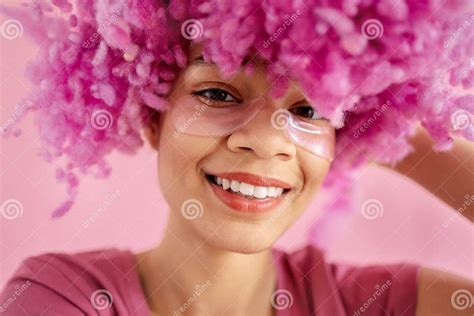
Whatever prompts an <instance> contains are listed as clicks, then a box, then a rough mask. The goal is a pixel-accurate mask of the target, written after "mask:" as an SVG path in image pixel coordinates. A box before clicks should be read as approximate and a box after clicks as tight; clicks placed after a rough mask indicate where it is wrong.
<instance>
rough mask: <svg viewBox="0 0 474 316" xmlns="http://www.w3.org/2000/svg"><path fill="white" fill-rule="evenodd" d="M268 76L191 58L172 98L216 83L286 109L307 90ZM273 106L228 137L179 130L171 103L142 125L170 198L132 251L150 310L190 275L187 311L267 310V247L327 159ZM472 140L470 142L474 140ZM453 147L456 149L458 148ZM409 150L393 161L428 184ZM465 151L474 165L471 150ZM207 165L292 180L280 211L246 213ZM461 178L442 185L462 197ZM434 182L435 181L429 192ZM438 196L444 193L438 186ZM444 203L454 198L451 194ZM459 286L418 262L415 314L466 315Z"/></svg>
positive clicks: (270, 277) (270, 282) (178, 297)
mask: <svg viewBox="0 0 474 316" xmlns="http://www.w3.org/2000/svg"><path fill="white" fill-rule="evenodd" d="M199 54H200V47H199V46H195V47H193V48H192V49H191V52H190V60H191V61H192V60H193V59H194V58H195V57H196V56H198V55H199ZM203 84H204V85H203ZM270 86H271V83H269V82H267V80H266V76H265V74H264V66H263V65H261V64H258V67H257V70H256V72H255V73H254V74H253V75H252V76H250V77H249V76H247V75H246V74H245V73H244V72H243V71H239V72H238V73H237V74H236V75H235V76H234V77H232V78H230V79H225V80H224V79H223V78H222V77H221V76H220V74H219V70H218V68H217V66H215V65H209V64H208V65H202V64H200V65H189V66H188V67H187V68H186V69H184V70H183V72H182V73H181V74H180V75H179V77H178V78H177V80H176V82H175V84H174V88H173V91H172V93H171V95H170V97H169V101H170V103H171V106H173V102H175V100H176V99H177V98H179V96H181V95H183V94H190V93H191V92H193V91H196V90H201V89H203V88H210V87H213V88H214V87H218V88H222V89H224V90H226V91H228V92H229V93H231V94H232V95H233V96H235V97H237V98H239V99H251V98H253V97H255V96H258V95H264V96H266V97H267V101H269V102H272V103H273V104H274V106H275V108H274V109H277V108H286V109H290V108H292V107H294V106H298V104H300V101H302V100H304V96H303V94H302V93H301V90H300V89H299V87H298V85H297V84H296V83H293V84H292V85H291V87H290V89H289V90H288V91H287V93H286V94H285V96H283V97H282V98H279V99H271V98H269V97H268V95H267V92H268V90H269V87H270ZM271 114H272V111H271V110H270V109H269V110H268V111H263V112H261V113H259V114H258V115H259V117H257V118H256V119H254V120H252V121H251V122H250V123H249V124H248V125H246V126H245V127H243V128H242V129H240V130H238V131H236V132H234V133H233V134H231V135H230V136H227V137H212V138H211V137H197V136H190V135H185V134H183V135H181V136H179V137H175V136H174V135H173V133H174V132H175V128H174V126H173V125H172V122H171V119H170V116H169V115H167V112H164V113H161V114H160V115H159V119H158V120H155V121H152V122H151V124H150V125H148V126H146V127H145V134H146V137H147V139H148V141H149V143H150V144H151V146H152V147H153V148H154V149H155V150H157V151H159V155H158V168H159V172H158V173H159V182H160V186H161V190H162V192H163V195H164V197H165V199H166V202H167V204H168V205H169V207H170V212H169V214H170V215H169V216H170V217H169V221H168V223H167V227H166V231H165V234H164V237H163V239H162V240H161V241H160V243H159V244H158V245H157V246H156V247H155V248H153V249H151V250H149V251H146V252H142V253H138V254H137V255H136V257H137V261H138V271H139V274H140V276H141V280H142V286H143V289H144V292H145V295H146V296H147V298H148V304H149V307H150V310H151V311H152V314H153V315H172V314H173V312H174V311H176V310H178V308H179V307H180V306H182V305H183V304H184V303H185V302H186V301H187V300H188V299H189V298H190V297H192V296H193V292H194V291H195V289H196V287H195V286H196V284H198V285H203V284H205V283H206V282H208V284H209V286H207V287H206V289H205V290H204V291H203V292H202V294H201V295H200V296H199V299H197V300H194V301H193V302H192V304H190V305H189V307H188V308H187V309H186V313H185V314H186V315H273V311H274V310H273V309H272V306H271V304H270V297H271V294H272V293H273V291H274V290H275V285H276V273H275V270H274V267H273V265H272V261H271V256H270V255H271V253H270V249H271V247H272V245H273V244H274V242H275V241H276V240H277V239H278V238H279V237H280V236H281V235H282V234H283V233H284V232H285V231H286V229H287V228H288V227H290V226H291V225H292V224H293V223H294V222H295V221H296V219H297V218H298V217H299V216H300V215H301V214H302V213H303V211H304V210H305V208H306V207H307V205H308V204H309V203H310V202H311V200H312V199H313V197H314V195H315V193H316V192H317V191H318V190H319V187H320V185H321V183H322V181H323V179H324V177H325V176H326V174H327V172H328V170H329V166H330V163H329V162H328V161H326V160H324V159H321V158H319V157H317V156H314V155H312V154H310V153H308V152H307V151H305V150H303V149H301V148H299V147H298V146H296V145H294V144H293V143H291V142H290V141H289V140H288V139H286V137H282V134H281V133H279V132H278V131H277V130H275V129H273V128H272V127H271V126H269V125H270V124H268V120H269V119H270V117H271ZM263 140H264V141H263ZM422 144H425V143H423V142H418V141H415V147H416V148H417V151H416V153H422V152H423V151H422V150H421V148H425V147H424V146H422ZM470 148H471V150H472V146H471V147H470ZM454 150H455V152H456V153H457V150H460V149H457V147H456V148H455V149H454ZM471 152H472V151H471ZM459 154H460V155H463V156H462V157H464V159H463V160H465V159H467V158H468V156H467V155H466V154H465V153H462V152H461V153H459ZM414 155H416V154H413V155H411V156H410V157H408V158H407V159H405V160H404V161H402V162H401V163H400V164H399V165H397V166H396V167H395V168H394V170H397V171H398V172H400V173H402V174H405V175H407V176H409V177H412V178H413V179H414V180H415V181H418V182H419V183H420V184H421V185H423V186H425V187H426V188H428V189H430V188H432V187H433V186H436V185H435V184H434V183H433V181H436V179H431V180H430V181H423V180H422V179H423V175H422V174H418V173H417V172H416V171H413V170H418V169H416V168H411V167H412V166H414V165H415V164H416V160H417V158H416V157H414ZM446 155H449V154H446ZM470 158H471V160H470V161H471V166H472V155H471V156H470ZM445 159H449V158H448V157H445ZM426 168H427V169H430V168H433V166H432V167H429V166H426ZM203 170H205V171H207V172H209V173H212V172H222V171H246V172H250V173H255V174H258V175H262V176H270V177H274V178H278V179H282V180H284V181H286V182H289V183H290V184H292V185H293V186H294V187H293V189H292V190H291V191H290V192H289V193H288V196H287V198H286V199H287V204H286V205H285V206H286V207H285V208H284V209H283V211H281V212H277V213H276V214H274V215H271V216H268V215H263V216H262V214H259V215H256V216H251V217H249V216H247V215H245V216H244V215H242V214H239V213H238V212H232V211H230V212H229V210H225V209H223V208H225V207H226V206H225V205H224V204H222V203H221V202H220V201H218V200H217V199H216V198H215V197H214V196H213V195H212V193H211V192H210V191H209V190H208V189H209V188H208V184H207V183H206V179H205V178H204V175H203ZM431 170H433V169H431ZM436 170H439V169H436ZM471 170H474V168H472V169H471ZM432 173H433V171H432ZM472 178H473V177H471V178H470V179H471V182H470V183H471V184H472ZM438 180H439V179H438ZM465 180H466V179H465V178H463V177H460V178H459V177H455V179H454V180H453V181H454V182H455V183H454V185H449V186H446V187H445V188H444V189H445V190H448V191H449V192H448V193H449V194H450V196H453V197H454V199H459V197H460V196H461V195H462V196H464V191H462V194H460V193H459V190H460V188H461V187H462V184H463V183H465ZM471 188H472V185H471ZM436 192H438V193H439V192H440V191H439V190H438V191H435V193H434V194H436ZM439 197H440V198H441V199H443V195H442V194H439ZM191 198H192V199H197V200H199V201H200V202H201V203H202V206H203V212H202V216H201V217H199V218H196V219H192V220H190V219H186V218H185V217H184V216H183V215H182V213H181V205H182V204H183V202H184V201H186V200H188V199H191ZM443 200H445V199H443ZM445 201H446V200H445ZM447 202H448V201H447ZM458 202H459V201H457V202H456V203H458ZM448 204H449V202H448ZM450 205H451V206H453V207H455V204H450ZM466 214H471V215H470V216H472V209H471V210H470V211H469V212H467V213H465V214H463V215H465V216H466ZM471 218H472V217H471ZM440 276H442V278H440ZM457 289H468V290H470V292H471V293H474V286H473V283H472V281H470V280H467V279H464V278H461V277H458V276H456V275H453V274H449V273H446V272H442V271H439V270H434V269H429V268H421V270H420V279H419V289H418V306H417V315H471V314H472V312H473V311H472V308H471V309H469V308H468V309H465V310H463V311H457V310H455V309H454V308H453V307H452V305H451V299H450V298H451V294H452V293H453V292H454V291H455V290H457Z"/></svg>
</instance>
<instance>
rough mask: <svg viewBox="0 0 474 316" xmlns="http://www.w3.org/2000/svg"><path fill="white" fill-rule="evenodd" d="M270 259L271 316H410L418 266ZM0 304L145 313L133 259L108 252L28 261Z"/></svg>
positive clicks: (36, 310) (292, 256)
mask: <svg viewBox="0 0 474 316" xmlns="http://www.w3.org/2000/svg"><path fill="white" fill-rule="evenodd" d="M272 255H273V258H274V260H275V261H274V262H275V264H276V269H277V278H278V289H277V291H275V294H274V295H275V296H274V298H273V301H272V304H273V306H274V307H275V309H276V310H277V315H278V316H283V315H330V316H338V315H350V316H359V315H364V316H371V315H405V316H409V315H415V309H416V291H417V273H418V269H419V266H418V265H414V264H403V263H396V264H389V265H372V266H359V267H358V266H354V265H349V264H344V263H329V262H327V261H326V260H325V259H324V254H323V253H322V252H321V251H320V250H319V249H318V248H316V247H315V246H312V245H307V246H305V247H303V248H301V249H298V250H296V251H294V252H291V253H287V252H283V251H281V250H278V249H276V248H273V249H272ZM204 286H205V284H204ZM0 304H1V305H0V313H2V314H4V315H15V316H16V315H71V316H74V315H149V311H148V305H147V303H146V298H145V295H144V293H143V291H142V288H141V285H140V280H139V276H138V273H137V270H136V261H135V257H134V256H133V254H132V252H130V251H129V250H119V249H115V248H114V249H104V250H98V251H92V252H82V253H77V254H63V253H60V254H57V253H48V254H43V255H40V256H35V257H30V258H28V259H26V260H25V261H23V263H22V264H21V266H20V267H19V268H18V270H17V271H16V272H15V274H14V275H13V277H12V278H11V279H10V280H9V281H8V283H7V284H6V286H5V288H4V290H3V293H2V296H1V300H0ZM191 304H192V303H191ZM184 307H185V306H184ZM182 308H183V306H182ZM174 315H182V313H180V312H179V310H178V309H177V312H176V313H175V314H174Z"/></svg>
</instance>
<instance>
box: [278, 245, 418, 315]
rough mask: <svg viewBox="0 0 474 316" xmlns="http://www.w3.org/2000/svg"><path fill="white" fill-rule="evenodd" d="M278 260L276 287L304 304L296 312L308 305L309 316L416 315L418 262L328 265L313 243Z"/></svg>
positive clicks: (335, 263)
mask: <svg viewBox="0 0 474 316" xmlns="http://www.w3.org/2000/svg"><path fill="white" fill-rule="evenodd" d="M280 260H281V262H280V265H281V268H280V269H281V271H280V272H281V273H280V274H284V275H283V276H280V275H279V277H280V278H281V279H282V283H284V284H280V285H284V286H285V287H287V288H290V289H292V291H294V295H293V297H298V299H295V301H297V300H298V301H299V302H296V305H298V304H299V305H302V306H301V307H298V306H296V307H295V308H300V310H301V311H304V308H306V307H307V312H309V313H310V314H311V313H316V314H318V313H321V314H323V315H326V314H328V315H354V316H358V315H365V316H370V315H373V316H375V315H387V314H390V315H405V316H409V315H415V310H416V300H417V287H418V271H419V268H420V266H419V265H417V264H412V263H405V262H396V263H387V264H370V265H357V264H352V263H346V262H329V261H327V259H326V256H325V253H324V252H323V251H322V250H321V249H319V248H318V247H317V246H315V245H312V244H308V245H306V246H304V247H302V248H300V249H297V250H296V251H293V252H289V253H284V254H283V256H282V258H281V259H280ZM280 285H279V286H280ZM290 292H291V290H290ZM303 305H304V306H303Z"/></svg>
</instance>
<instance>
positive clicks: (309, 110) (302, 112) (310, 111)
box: [289, 106, 323, 120]
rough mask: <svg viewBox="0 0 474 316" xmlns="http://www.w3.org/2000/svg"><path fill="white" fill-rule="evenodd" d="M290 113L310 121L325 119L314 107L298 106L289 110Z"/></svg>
mask: <svg viewBox="0 0 474 316" xmlns="http://www.w3.org/2000/svg"><path fill="white" fill-rule="evenodd" d="M289 111H290V112H292V113H294V114H296V115H299V116H301V117H304V118H307V119H310V120H320V119H323V117H322V116H321V115H319V114H318V113H317V112H316V110H315V109H314V108H313V107H312V106H298V107H294V108H292V109H290V110H289Z"/></svg>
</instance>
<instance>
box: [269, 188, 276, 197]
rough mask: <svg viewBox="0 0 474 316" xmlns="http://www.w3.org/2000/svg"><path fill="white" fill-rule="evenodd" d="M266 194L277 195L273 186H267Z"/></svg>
mask: <svg viewBox="0 0 474 316" xmlns="http://www.w3.org/2000/svg"><path fill="white" fill-rule="evenodd" d="M267 195H268V196H272V197H275V196H277V195H276V188H275V187H269V188H268V189H267Z"/></svg>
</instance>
